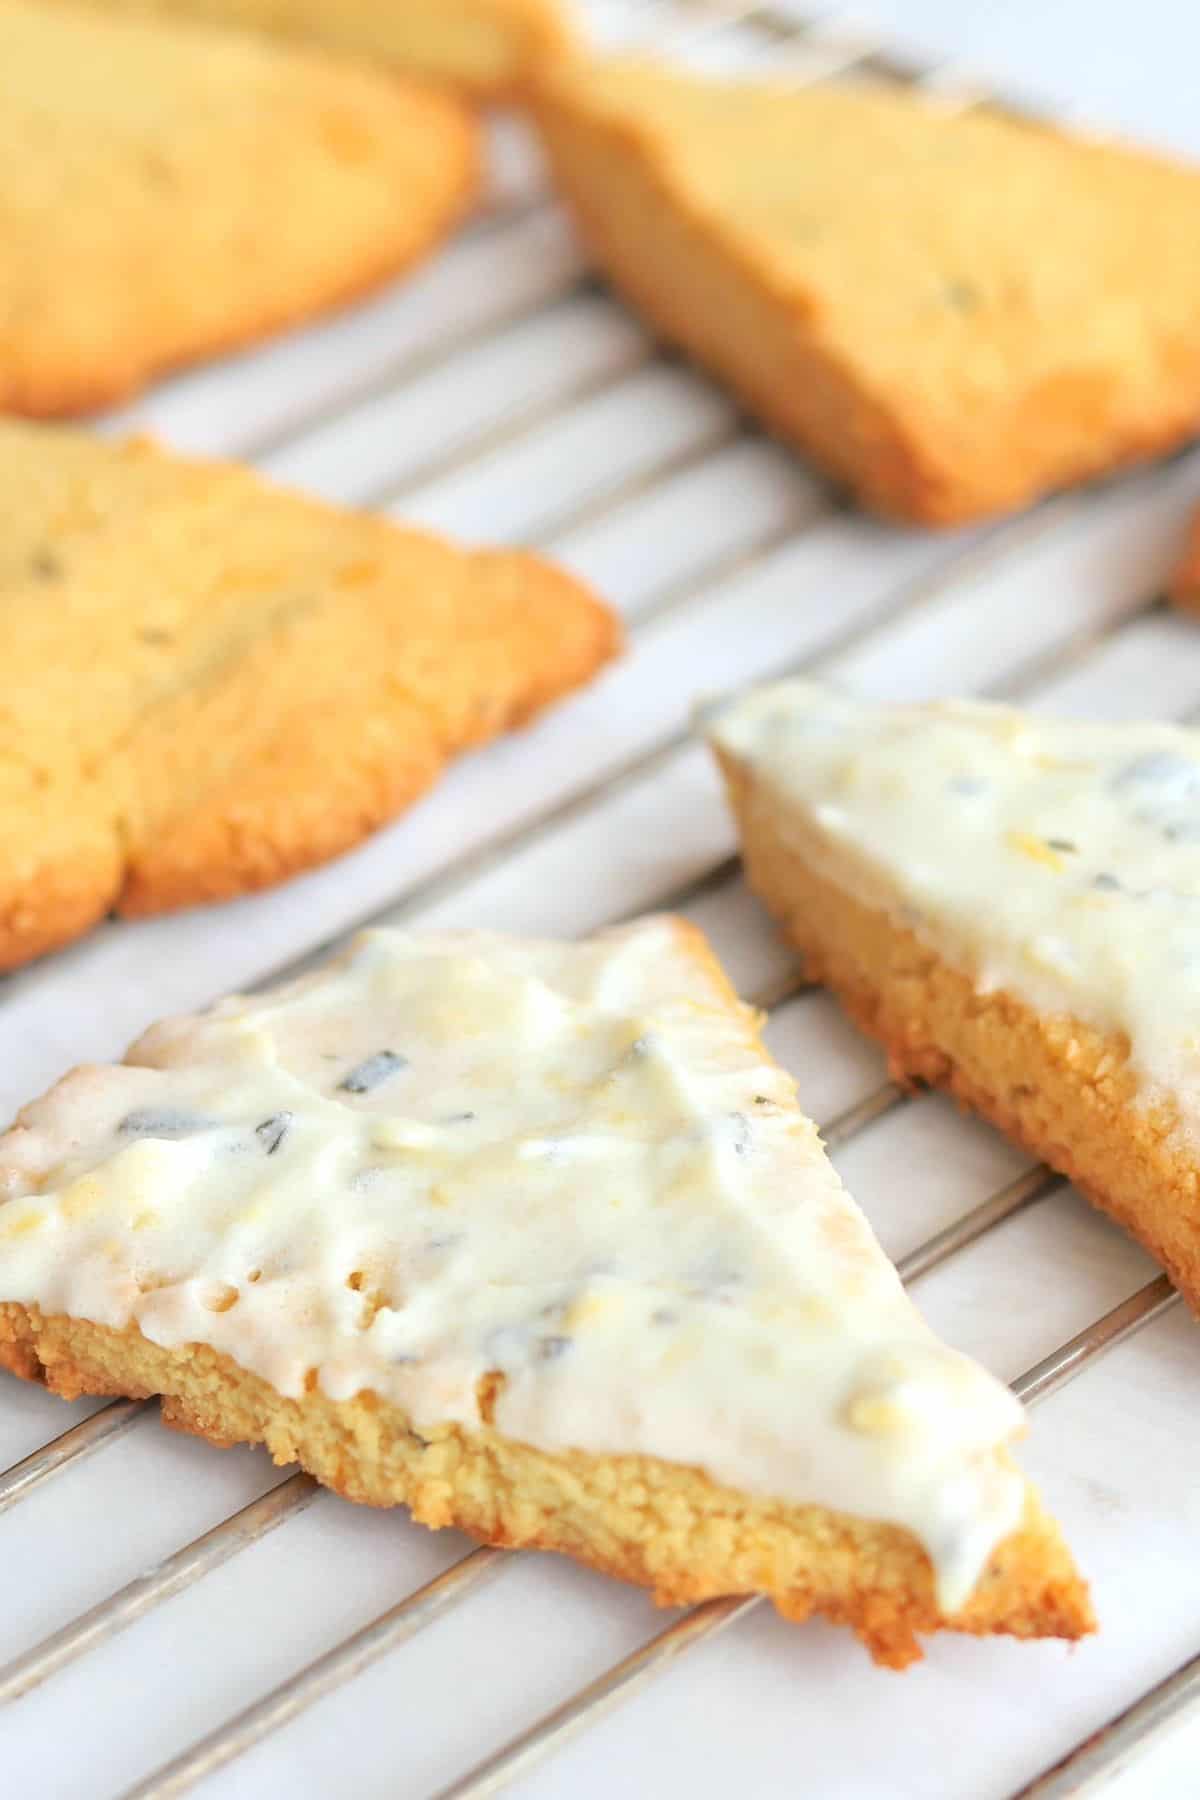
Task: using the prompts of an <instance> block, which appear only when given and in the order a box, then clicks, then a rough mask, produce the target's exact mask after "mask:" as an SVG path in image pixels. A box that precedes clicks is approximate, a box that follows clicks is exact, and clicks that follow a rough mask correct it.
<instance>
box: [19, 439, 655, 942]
mask: <svg viewBox="0 0 1200 1800" xmlns="http://www.w3.org/2000/svg"><path fill="white" fill-rule="evenodd" d="M0 520H2V522H3V531H2V532H0V663H2V665H3V668H4V671H5V680H4V694H3V699H2V701H0V746H2V749H3V755H2V759H0V869H2V871H3V874H2V876H0V967H4V968H11V967H12V966H13V965H15V964H17V963H21V962H25V961H26V960H28V959H29V958H30V957H33V956H37V955H39V954H41V953H42V952H43V951H45V950H49V949H51V948H53V947H54V946H55V945H57V944H61V943H63V942H65V941H66V940H67V939H69V938H71V937H74V936H76V935H77V934H78V933H79V932H81V931H83V930H85V929H86V928H87V927H88V926H89V925H91V924H92V923H93V922H94V921H95V920H97V919H98V918H100V917H102V916H103V915H104V914H105V913H106V912H107V911H109V910H110V909H111V908H113V907H116V908H117V909H118V910H120V911H121V912H123V913H126V914H129V915H136V914H142V913H151V912H158V911H161V910H163V909H165V908H168V907H176V906H186V905H190V904H192V903H194V902H197V901H206V900H220V899H225V898H228V897H230V896H232V895H234V894H239V893H243V892H245V891H247V890H249V889H253V888H260V887H265V886H269V885H271V884H272V883H274V882H277V881H282V880H284V879H285V878H286V877H287V876H289V875H292V874H295V873H296V872H297V871H298V870H301V869H305V868H308V867H310V866H311V865H313V864H314V863H319V862H322V861H324V860H325V859H326V858H328V857H331V856H335V855H337V854H338V853H339V852H340V851H342V850H346V849H348V848H349V847H350V846H352V845H353V844H356V843H357V842H358V841H359V839H360V838H362V837H364V836H365V835H366V834H367V833H369V832H370V831H372V830H373V829H374V828H375V827H376V826H378V825H380V824H382V823H383V822H384V821H385V820H387V819H390V818H391V817H392V816H393V815H394V814H395V813H397V812H399V811H400V810H401V809H402V808H403V807H405V806H407V805H408V804H409V802H410V801H412V800H413V799H415V798H416V797H417V795H419V794H421V793H422V792H423V791H424V790H425V789H426V788H427V787H429V786H430V784H431V783H432V782H433V781H434V780H435V779H436V777H437V775H438V774H439V772H440V770H441V768H442V766H443V765H444V764H445V762H446V761H447V760H448V759H449V758H450V757H451V756H453V755H455V754H456V753H457V752H458V751H460V750H463V749H465V748H467V747H468V746H470V745H472V744H478V743H483V742H485V741H486V740H487V739H488V738H491V737H494V736H495V735H496V734H497V733H499V732H501V731H504V730H506V729H508V728H509V727H510V726H513V725H517V724H520V723H522V722H523V721H524V720H526V719H528V718H530V717H531V716H532V715H533V714H534V713H536V712H537V711H538V710H539V709H540V708H541V707H543V706H545V705H547V704H549V703H550V702H551V701H553V700H556V699H557V698H559V697H560V696H561V695H563V694H565V693H567V692H569V691H570V690H571V689H572V688H574V687H577V686H578V685H579V684H580V683H582V682H584V681H586V680H587V679H588V677H589V676H590V675H592V674H593V673H594V672H595V670H596V669H597V668H598V667H599V666H600V664H602V663H603V662H605V661H606V660H607V659H608V658H609V657H611V656H612V655H613V654H614V653H615V651H616V650H617V648H618V645H619V641H620V630H619V626H618V624H617V622H616V620H615V618H614V617H613V615H612V614H611V613H610V612H609V611H608V610H607V609H606V608H605V607H604V606H602V605H601V604H600V602H599V601H597V600H596V599H594V598H593V597H592V596H591V595H590V594H589V593H587V592H586V591H585V590H584V589H583V588H582V587H580V586H579V584H577V583H576V582H575V581H573V580H572V579H570V578H569V577H568V576H566V575H564V574H560V573H559V572H558V571H556V570H555V569H553V568H551V567H550V566H549V565H547V564H545V563H542V562H540V561H539V560H537V559H536V558H535V557H532V556H527V555H523V554H518V553H509V552H504V551H501V552H486V551H485V552H477V553H471V554H467V553H464V552H462V551H459V550H457V549H454V548H452V547H451V546H450V545H448V544H446V543H443V542H441V541H440V540H438V539H436V538H432V537H427V536H424V535H421V534H418V533H415V532H410V531H404V530H401V529H399V528H397V527H396V526H394V525H391V524H389V523H387V522H386V521H385V520H383V519H380V518H374V517H370V516H368V515H365V514H358V513H351V512H343V511H339V510H336V509H334V508H331V507H327V506H324V505H321V504H320V503H318V502H316V501H313V500H309V499H305V498H301V497H300V496H298V495H294V494H290V493H287V492H283V491H280V490H277V489H274V488H272V487H270V486H268V485H267V484H266V483H265V482H263V481H262V480H261V479H260V478H259V477H257V476H256V475H254V474H252V473H251V472H250V471H249V470H246V469H242V468H239V467H237V466H234V465H226V464H218V463H213V464H206V463H196V462H187V461H183V460H181V459H178V458H176V457H173V456H169V455H167V454H165V453H163V452H161V451H159V450H157V449H155V448H154V447H153V446H151V445H150V444H148V443H146V442H144V441H136V440H135V441H131V442H128V443H124V444H112V443H105V442H102V441H100V440H98V439H94V438H90V437H87V436H85V435H83V434H80V433H75V432H70V431H67V430H63V429H60V428H54V427H50V426H44V425H30V424H23V423H19V422H16V421H12V420H10V421H7V422H0Z"/></svg>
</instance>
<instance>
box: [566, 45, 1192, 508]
mask: <svg viewBox="0 0 1200 1800" xmlns="http://www.w3.org/2000/svg"><path fill="white" fill-rule="evenodd" d="M537 85H538V91H537V96H536V102H535V106H536V115H537V119H538V122H539V124H540V127H541V131H542V135H543V137H544V139H545V143H546V147H547V149H548V151H549V153H550V158H551V162H552V165H553V169H554V173H555V175H556V177H557V181H558V184H559V187H560V188H561V190H562V192H563V193H564V195H565V196H566V198H567V199H568V201H569V202H570V203H571V205H572V207H573V209H574V211H575V213H576V214H577V216H578V219H579V222H580V225H581V227H582V229H583V233H584V235H585V237H586V239H587V241H588V242H589V244H590V245H591V247H592V249H593V250H594V252H595V255H596V258H597V260H598V262H599V263H600V265H601V267H602V268H603V269H604V270H606V272H607V273H608V274H609V275H611V277H612V279H613V280H614V282H615V283H616V285H617V286H618V287H619V288H620V289H621V290H622V291H623V292H624V293H625V294H627V295H628V297H629V298H630V300H631V301H632V302H633V303H634V304H635V305H636V306H637V307H639V308H640V309H641V310H642V312H644V313H645V315H646V317H647V318H648V319H649V320H650V321H651V322H652V323H653V324H654V325H656V326H657V327H658V328H659V329H660V330H661V331H662V332H663V334H664V335H665V336H666V337H667V338H668V339H670V340H672V341H673V342H675V343H678V344H680V345H681V346H682V347H683V348H684V349H686V350H688V351H690V352H691V353H692V354H693V355H694V356H695V357H697V358H698V359H699V360H700V361H701V362H702V363H705V364H707V365H708V366H709V367H710V368H711V369H712V370H713V372H714V373H715V374H717V375H719V376H720V377H722V378H723V379H724V380H725V381H727V382H728V383H729V384H730V386H731V387H732V388H733V389H734V390H735V391H736V392H737V393H738V394H739V395H740V396H741V398H742V399H743V400H744V401H745V403H746V405H747V406H748V407H749V408H750V409H751V410H752V411H753V412H755V413H757V414H758V415H759V417H760V418H761V419H762V420H763V421H764V423H766V424H767V425H768V426H770V427H771V428H772V429H773V430H775V431H777V432H778V433H779V434H780V435H781V436H783V437H785V438H788V439H790V440H792V441H793V442H794V443H795V444H797V445H798V446H799V447H800V449H802V450H804V451H806V452H807V453H808V454H809V455H811V456H812V457H813V458H814V460H815V461H816V462H818V463H819V464H821V465H822V467H824V468H825V469H827V470H828V471H829V472H830V473H831V474H832V475H833V476H835V477H836V478H837V479H839V480H840V481H843V482H845V483H847V484H848V485H849V486H850V487H851V488H852V489H853V490H854V491H855V493H856V494H857V495H858V496H859V497H860V499H862V500H863V501H864V502H865V503H866V504H867V505H869V506H872V507H876V508H878V509H879V510H880V511H881V512H883V513H886V514H890V515H892V516H894V517H896V518H900V519H913V520H917V521H920V522H922V523H926V524H948V523H953V522H956V521H958V520H965V519H971V518H974V517H976V516H978V515H982V514H988V513H994V512H998V511H1002V510H1004V509H1006V508H1009V507H1015V506H1019V505H1022V504H1023V503H1024V502H1026V501H1028V500H1031V499H1033V498H1034V497H1035V496H1036V495H1038V494H1040V493H1042V492H1044V491H1045V490H1048V489H1051V488H1054V487H1057V486H1059V485H1061V484H1063V483H1067V482H1073V481H1078V480H1080V479H1082V478H1084V477H1086V476H1089V475H1092V474H1094V473H1096V472H1097V471H1099V470H1104V469H1108V468H1111V467H1113V466H1114V465H1116V464H1119V463H1122V462H1126V461H1128V460H1130V459H1131V458H1136V457H1141V456H1146V455H1149V454H1151V453H1152V452H1155V451H1158V450H1162V449H1165V448H1166V447H1168V446H1169V445H1171V444H1174V443H1176V442H1178V441H1179V440H1180V439H1181V438H1184V437H1186V436H1187V435H1188V434H1189V433H1190V432H1192V431H1194V430H1195V429H1196V427H1197V424H1198V423H1200V232H1197V231H1196V229H1195V222H1196V219H1197V217H1198V216H1200V172H1196V171H1193V170H1190V169H1186V168H1182V167H1177V166H1175V165H1173V164H1171V163H1169V162H1167V161H1165V160H1162V159H1159V158H1156V157H1153V156H1150V155H1145V154H1141V153H1138V152H1136V151H1133V150H1129V149H1124V148H1114V147H1111V146H1107V145H1103V144H1100V143H1099V142H1089V141H1087V140H1084V139H1073V138H1070V137H1068V136H1066V135H1064V134H1059V133H1056V132H1051V131H1048V130H1046V129H1043V128H1040V127H1036V126H1033V125H1029V124H1025V123H1021V122H1018V121H1017V120H1015V119H1011V118H1005V117H1002V116H1000V115H998V114H996V113H993V112H989V111H983V110H977V111H973V112H958V113H955V112H953V111H951V110H949V109H947V108H946V107H944V106H942V105H939V104H938V103H937V102H936V101H935V100H928V99H922V98H920V97H919V96H917V95H915V94H906V93H900V92H892V91H888V90H884V89H879V88H872V87H867V86H854V85H836V86H817V87H803V88H795V87H792V88H788V87H787V86H784V85H782V84H778V83H776V84H774V85H767V84H764V83H761V82H758V83H741V84H730V83H722V82H718V81H713V80H708V79H704V78H702V77H697V76H693V75H687V74H682V73H678V72H668V71H667V70H665V69H658V68H655V67H652V66H646V65H639V64H635V63H625V62H620V61H614V62H609V63H607V64H605V63H600V64H595V65H591V64H583V63H579V64H572V63H564V64H562V65H556V66H554V67H552V68H548V69H547V70H546V71H545V72H544V75H543V77H542V79H541V80H540V81H539V83H538V84H537Z"/></svg>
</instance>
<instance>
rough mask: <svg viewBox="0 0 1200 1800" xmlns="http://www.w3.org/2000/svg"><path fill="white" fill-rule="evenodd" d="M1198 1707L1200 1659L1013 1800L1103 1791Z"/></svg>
mask: <svg viewBox="0 0 1200 1800" xmlns="http://www.w3.org/2000/svg"><path fill="white" fill-rule="evenodd" d="M1197 1706H1200V1656H1193V1657H1190V1658H1189V1659H1188V1661H1187V1662H1185V1663H1183V1664H1181V1666H1180V1667H1179V1668H1178V1669H1176V1670H1175V1671H1174V1673H1173V1674H1171V1675H1168V1676H1167V1677H1166V1679H1165V1680H1163V1681H1160V1682H1158V1683H1157V1685H1156V1686H1154V1687H1152V1688H1150V1689H1149V1690H1148V1691H1147V1692H1146V1693H1144V1694H1143V1695H1142V1697H1141V1699H1140V1700H1135V1701H1134V1703H1133V1705H1132V1706H1127V1707H1126V1708H1125V1710H1124V1712H1120V1713H1117V1715H1116V1716H1115V1718H1112V1719H1110V1720H1109V1721H1108V1723H1107V1724H1106V1725H1102V1726H1101V1727H1100V1729H1099V1731H1095V1732H1093V1733H1092V1735H1091V1737H1089V1738H1085V1739H1084V1741H1083V1743H1081V1744H1077V1745H1076V1747H1075V1749H1074V1750H1071V1751H1069V1752H1068V1754H1067V1755H1066V1756H1064V1757H1063V1758H1062V1760H1061V1762H1056V1763H1055V1764H1054V1766H1053V1768H1050V1769H1047V1770H1046V1772H1045V1774H1043V1775H1039V1776H1038V1777H1037V1779H1036V1781H1031V1782H1030V1783H1029V1785H1028V1787H1023V1788H1022V1789H1021V1790H1020V1792H1019V1793H1017V1794H1014V1795H1013V1797H1012V1800H1070V1797H1071V1796H1075V1795H1085V1794H1095V1793H1098V1792H1099V1791H1100V1789H1101V1788H1103V1787H1107V1786H1108V1784H1109V1782H1110V1781H1111V1780H1112V1778H1113V1776H1114V1775H1116V1774H1117V1773H1118V1772H1119V1771H1120V1770H1121V1769H1124V1768H1127V1767H1128V1765H1129V1764H1130V1763H1131V1762H1132V1761H1133V1760H1134V1758H1135V1757H1136V1756H1137V1755H1138V1754H1139V1753H1140V1752H1141V1751H1143V1750H1145V1749H1147V1748H1148V1747H1149V1745H1150V1743H1151V1742H1152V1740H1153V1739H1155V1738H1157V1737H1160V1736H1162V1735H1163V1734H1165V1733H1166V1732H1167V1731H1168V1730H1169V1728H1170V1727H1171V1726H1172V1725H1175V1724H1177V1723H1178V1722H1179V1720H1180V1719H1181V1718H1183V1717H1184V1716H1185V1715H1186V1714H1188V1713H1191V1712H1194V1711H1195V1709H1196V1707H1197Z"/></svg>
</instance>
